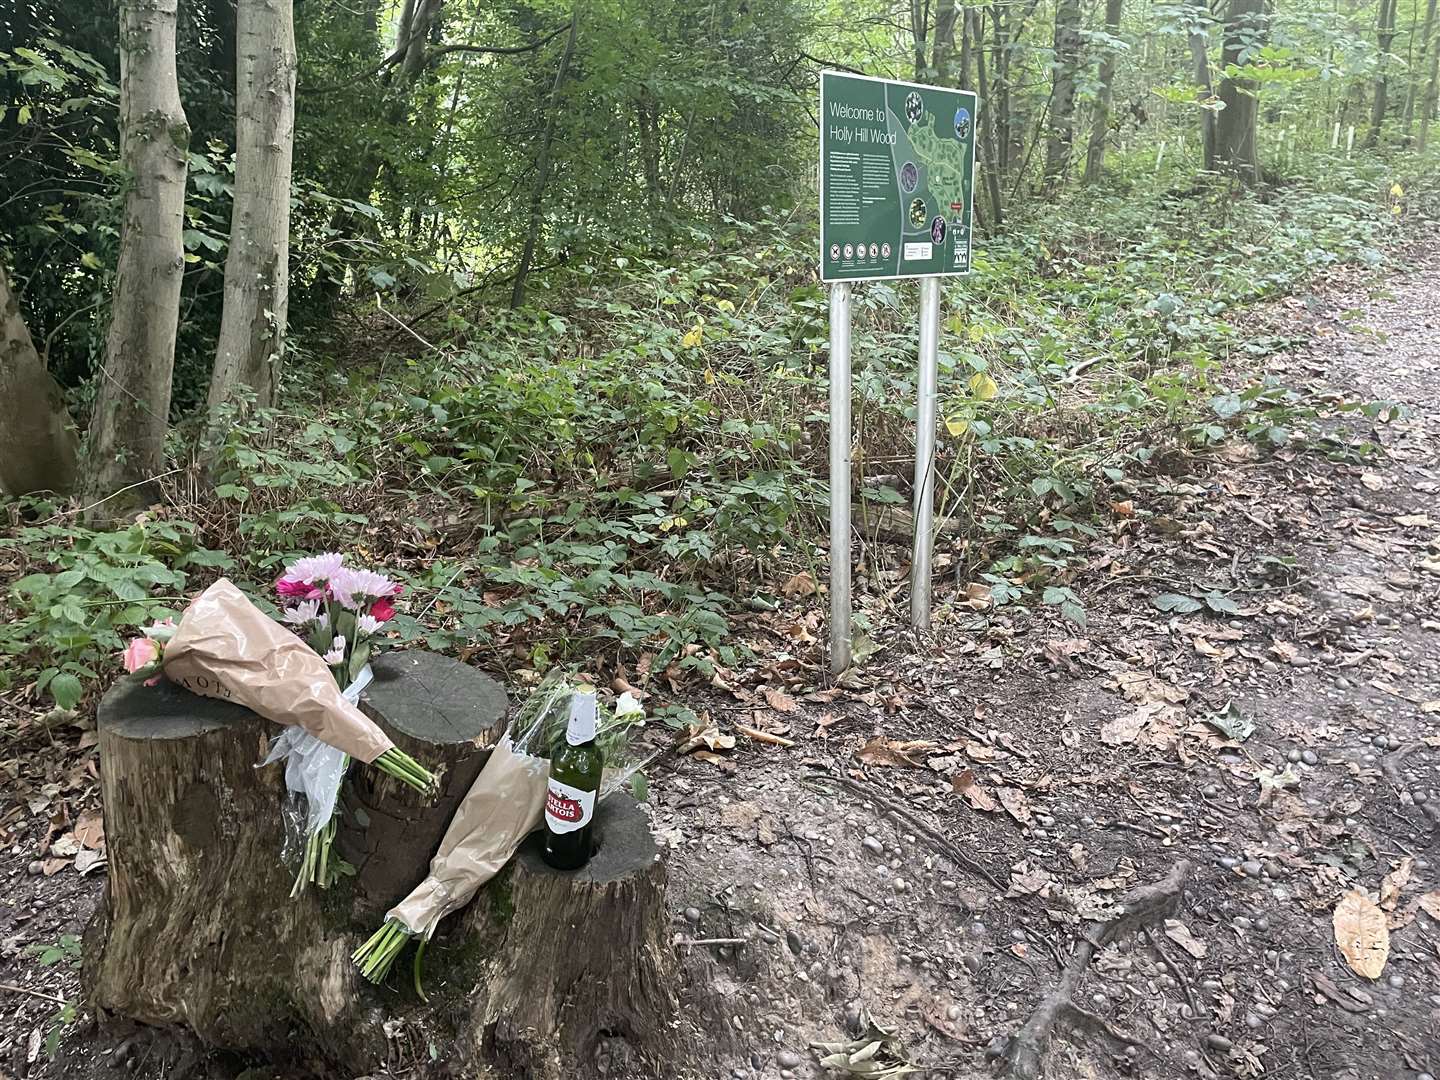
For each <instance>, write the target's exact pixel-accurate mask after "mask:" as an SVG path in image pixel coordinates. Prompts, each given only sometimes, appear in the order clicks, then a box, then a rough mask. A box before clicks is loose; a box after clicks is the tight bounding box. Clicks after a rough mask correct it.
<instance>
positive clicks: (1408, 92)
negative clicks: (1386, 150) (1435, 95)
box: [1405, 0, 1436, 142]
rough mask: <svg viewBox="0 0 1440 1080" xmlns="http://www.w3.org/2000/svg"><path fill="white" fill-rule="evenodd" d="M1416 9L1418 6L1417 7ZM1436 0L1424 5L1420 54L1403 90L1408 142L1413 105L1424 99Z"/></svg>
mask: <svg viewBox="0 0 1440 1080" xmlns="http://www.w3.org/2000/svg"><path fill="white" fill-rule="evenodd" d="M1417 8H1418V5H1417ZM1435 8H1436V0H1429V2H1428V3H1427V4H1426V5H1425V24H1424V27H1423V29H1421V31H1420V54H1419V57H1418V58H1417V60H1416V61H1415V65H1414V68H1413V69H1412V70H1411V72H1410V78H1409V79H1408V80H1407V81H1406V88H1405V139H1406V141H1407V142H1408V141H1409V139H1410V133H1411V132H1412V131H1413V130H1414V125H1415V105H1416V102H1418V101H1421V100H1422V99H1423V97H1424V91H1423V89H1422V87H1423V86H1424V85H1425V72H1426V69H1427V68H1428V67H1429V62H1428V61H1429V56H1430V50H1431V49H1433V48H1434V47H1435Z"/></svg>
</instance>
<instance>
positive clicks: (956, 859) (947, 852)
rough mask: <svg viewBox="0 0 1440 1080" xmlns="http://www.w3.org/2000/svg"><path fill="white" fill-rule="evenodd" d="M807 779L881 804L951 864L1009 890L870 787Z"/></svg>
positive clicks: (817, 776)
mask: <svg viewBox="0 0 1440 1080" xmlns="http://www.w3.org/2000/svg"><path fill="white" fill-rule="evenodd" d="M806 779H808V780H818V781H828V782H830V783H832V784H838V785H839V786H840V787H843V788H849V789H850V790H851V791H853V792H855V793H856V794H857V795H862V796H864V797H865V798H867V799H870V800H872V801H873V802H877V803H879V804H880V805H881V806H883V807H885V809H886V810H889V811H890V812H891V813H892V814H895V815H896V816H897V817H901V818H904V819H905V820H906V821H908V822H909V823H910V827H911V828H913V829H915V830H916V831H917V832H920V833H923V834H924V835H925V837H926V839H928V840H929V841H930V842H931V843H932V844H934V845H935V846H936V848H938V849H939V850H940V853H941V854H943V855H944V856H945V857H946V858H948V859H949V860H950V861H951V862H953V863H954V864H955V865H956V866H961V867H964V868H965V869H966V870H969V871H971V872H972V873H976V874H979V875H980V876H981V877H983V878H984V879H985V880H986V881H988V882H989V883H990V884H991V885H993V886H995V888H997V889H1000V890H1001V891H1002V892H1003V891H1004V890H1005V889H1006V888H1007V885H1006V883H1005V882H1003V881H1001V880H1000V879H999V878H998V877H996V876H995V875H994V874H992V873H991V872H990V871H989V870H987V869H985V867H983V866H981V865H980V864H979V863H977V862H976V861H975V860H973V859H971V858H969V857H968V856H967V855H965V854H964V853H963V852H962V851H960V849H959V848H957V847H956V846H955V845H954V844H952V843H950V841H949V840H946V839H945V837H943V836H941V835H940V834H939V833H938V832H936V831H935V830H934V829H932V828H931V827H930V826H929V825H926V824H925V822H923V821H921V820H920V819H919V818H918V817H916V816H915V815H914V814H913V813H911V812H910V811H909V810H907V809H906V808H905V807H903V806H901V805H900V804H899V803H897V802H895V801H894V800H893V799H887V798H886V797H885V796H884V795H881V794H880V793H879V792H878V791H876V790H875V789H874V788H872V787H870V786H869V785H867V784H862V783H861V782H860V781H858V780H851V779H850V778H849V777H848V776H837V775H836V774H834V773H811V774H810V776H808V777H807V778H806Z"/></svg>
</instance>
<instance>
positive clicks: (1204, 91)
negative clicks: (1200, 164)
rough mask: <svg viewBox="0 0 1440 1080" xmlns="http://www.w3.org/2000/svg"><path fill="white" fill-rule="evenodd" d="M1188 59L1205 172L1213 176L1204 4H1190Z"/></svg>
mask: <svg viewBox="0 0 1440 1080" xmlns="http://www.w3.org/2000/svg"><path fill="white" fill-rule="evenodd" d="M1190 7H1191V9H1192V11H1193V14H1192V15H1191V18H1192V19H1193V20H1194V21H1193V22H1192V23H1191V24H1190V34H1189V44H1190V58H1191V64H1192V66H1193V70H1194V78H1195V87H1196V90H1195V97H1196V99H1197V100H1198V101H1199V102H1200V146H1201V151H1202V160H1203V161H1204V162H1205V168H1206V170H1207V171H1210V172H1214V171H1215V168H1216V161H1215V110H1214V109H1213V108H1212V107H1211V105H1212V103H1213V102H1215V101H1216V97H1215V82H1214V79H1213V78H1212V77H1211V75H1210V34H1209V22H1210V9H1209V8H1208V7H1207V6H1206V4H1205V0H1191V2H1190Z"/></svg>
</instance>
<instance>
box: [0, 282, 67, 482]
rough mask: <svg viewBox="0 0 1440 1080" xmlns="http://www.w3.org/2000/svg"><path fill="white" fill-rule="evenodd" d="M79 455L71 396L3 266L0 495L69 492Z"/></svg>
mask: <svg viewBox="0 0 1440 1080" xmlns="http://www.w3.org/2000/svg"><path fill="white" fill-rule="evenodd" d="M76 453H77V444H76V439H75V426H74V424H72V423H71V421H70V414H69V413H68V412H67V411H66V409H65V395H64V393H63V392H62V391H61V389H60V385H59V384H58V383H57V382H56V381H55V380H54V379H53V378H51V377H50V372H48V371H47V370H46V369H45V361H44V360H42V359H41V358H40V354H39V353H38V352H36V351H35V343H34V342H33V341H32V340H31V339H30V331H29V329H28V328H27V327H26V325H25V320H24V318H23V317H22V316H21V314H20V301H19V299H18V298H17V297H16V296H15V294H14V293H13V292H12V291H11V289H10V279H9V278H8V277H7V276H6V275H5V265H4V264H3V263H0V495H28V494H29V493H30V492H32V491H54V492H57V493H59V494H67V493H68V492H69V491H70V489H71V488H72V487H73V486H74V484H75V460H76Z"/></svg>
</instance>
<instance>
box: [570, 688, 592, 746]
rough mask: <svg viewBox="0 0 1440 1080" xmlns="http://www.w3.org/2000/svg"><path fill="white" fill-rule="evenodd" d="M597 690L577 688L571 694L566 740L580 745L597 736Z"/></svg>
mask: <svg viewBox="0 0 1440 1080" xmlns="http://www.w3.org/2000/svg"><path fill="white" fill-rule="evenodd" d="M595 716H596V708H595V691H594V690H577V691H576V692H575V693H574V694H572V695H571V696H570V725H569V727H567V728H566V729H565V741H566V742H568V743H569V744H570V745H571V746H579V745H580V744H581V743H587V742H589V741H590V740H592V739H593V738H595Z"/></svg>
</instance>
